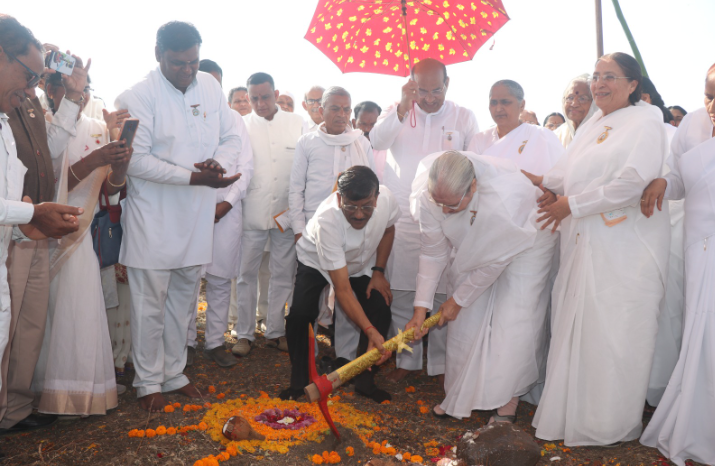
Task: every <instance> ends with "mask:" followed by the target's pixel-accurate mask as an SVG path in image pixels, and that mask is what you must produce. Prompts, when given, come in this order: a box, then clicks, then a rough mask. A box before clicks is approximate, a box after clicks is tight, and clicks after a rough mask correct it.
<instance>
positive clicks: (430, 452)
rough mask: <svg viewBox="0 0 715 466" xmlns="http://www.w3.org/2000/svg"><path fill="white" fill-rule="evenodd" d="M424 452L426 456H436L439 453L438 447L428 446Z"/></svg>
mask: <svg viewBox="0 0 715 466" xmlns="http://www.w3.org/2000/svg"><path fill="white" fill-rule="evenodd" d="M425 454H426V455H427V456H438V455H439V448H428V449H426V450H425Z"/></svg>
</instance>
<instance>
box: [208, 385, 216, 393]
mask: <svg viewBox="0 0 715 466" xmlns="http://www.w3.org/2000/svg"><path fill="white" fill-rule="evenodd" d="M209 393H216V387H214V386H213V385H211V386H210V387H209Z"/></svg>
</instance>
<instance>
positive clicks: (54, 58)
mask: <svg viewBox="0 0 715 466" xmlns="http://www.w3.org/2000/svg"><path fill="white" fill-rule="evenodd" d="M76 61H77V60H76V59H75V58H74V57H73V56H72V55H67V54H66V53H62V52H52V53H51V54H50V55H48V57H47V62H46V63H45V64H46V65H47V67H48V68H49V69H51V70H55V71H57V72H59V73H62V74H66V75H68V76H71V75H72V72H73V71H74V64H75V62H76Z"/></svg>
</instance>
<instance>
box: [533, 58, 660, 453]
mask: <svg viewBox="0 0 715 466" xmlns="http://www.w3.org/2000/svg"><path fill="white" fill-rule="evenodd" d="M640 82H641V72H640V66H639V65H638V63H637V62H636V60H635V59H634V58H633V57H630V56H629V55H626V54H622V53H614V54H610V55H604V56H603V57H601V58H600V59H599V60H598V62H597V63H596V70H595V71H594V73H593V80H592V82H591V92H592V94H593V96H594V99H595V102H596V105H597V106H598V108H599V111H597V112H596V113H595V114H594V116H593V117H592V118H591V119H590V120H588V121H587V122H586V123H585V124H584V125H583V126H582V127H580V128H579V131H578V136H577V137H576V139H574V140H573V142H572V143H571V144H570V145H569V147H568V149H567V150H566V154H564V157H562V158H561V160H560V161H559V163H557V164H556V166H555V167H554V168H553V169H552V170H551V171H550V172H549V173H547V174H546V175H545V176H544V177H543V180H541V179H538V178H540V177H536V178H537V179H536V180H535V182H536V183H539V182H542V183H543V185H544V187H546V188H547V189H550V190H552V191H554V192H555V193H557V194H559V195H560V196H559V198H558V200H557V201H556V202H554V203H552V204H550V205H548V206H544V207H542V209H541V210H540V212H541V213H543V215H542V217H540V218H539V221H544V223H543V225H542V227H541V228H550V229H553V230H555V229H556V227H558V226H559V224H560V225H561V261H560V266H559V274H558V276H557V277H556V283H555V284H554V290H553V295H552V315H553V321H552V336H551V346H550V348H549V361H548V364H547V371H546V384H545V387H544V393H543V395H542V397H541V402H540V404H539V407H538V409H537V411H536V415H535V417H534V421H533V425H534V426H535V427H536V436H537V437H539V438H541V439H544V440H560V439H563V440H564V443H565V444H566V445H570V446H578V445H609V444H613V443H616V442H619V441H628V440H633V439H636V438H638V437H639V436H640V433H641V430H642V422H641V419H642V415H643V406H644V403H645V398H646V390H647V388H648V377H649V374H650V369H651V363H652V360H653V352H654V348H655V337H656V333H657V330H658V313H659V306H660V302H661V300H662V299H663V296H664V294H665V278H666V273H667V270H666V269H667V265H668V252H669V245H670V222H669V218H668V212H667V207H666V209H664V211H663V212H658V213H656V215H654V216H653V217H652V218H650V219H647V218H646V217H645V216H644V215H643V214H642V213H641V211H640V208H639V205H640V200H641V195H642V193H643V189H644V188H645V186H647V185H648V183H650V182H651V181H652V180H654V179H655V178H657V177H658V176H660V174H661V172H662V169H663V162H664V160H665V156H666V153H667V138H666V134H665V130H664V128H663V119H662V117H663V115H662V113H661V112H660V110H659V109H657V108H656V107H653V106H651V105H648V104H645V103H642V102H640ZM545 196H546V195H545Z"/></svg>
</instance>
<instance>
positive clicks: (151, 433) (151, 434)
mask: <svg viewBox="0 0 715 466" xmlns="http://www.w3.org/2000/svg"><path fill="white" fill-rule="evenodd" d="M146 437H147V438H152V437H156V431H155V430H154V429H147V430H146Z"/></svg>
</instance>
